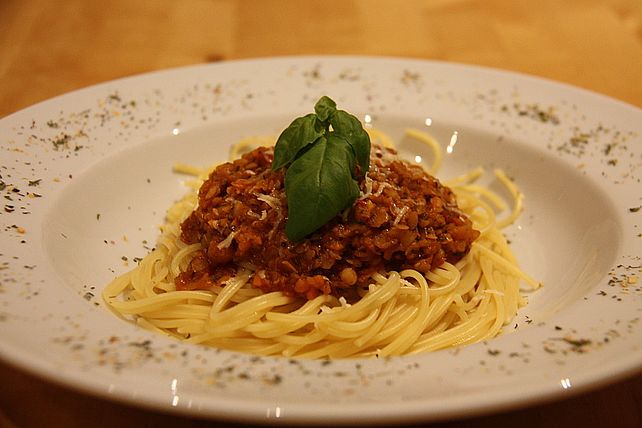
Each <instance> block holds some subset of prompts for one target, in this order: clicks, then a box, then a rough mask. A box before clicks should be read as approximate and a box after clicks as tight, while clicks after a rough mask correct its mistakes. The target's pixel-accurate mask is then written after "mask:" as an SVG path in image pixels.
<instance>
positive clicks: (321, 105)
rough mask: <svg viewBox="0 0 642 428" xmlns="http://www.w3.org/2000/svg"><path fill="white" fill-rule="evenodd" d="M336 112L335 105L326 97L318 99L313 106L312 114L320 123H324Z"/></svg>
mask: <svg viewBox="0 0 642 428" xmlns="http://www.w3.org/2000/svg"><path fill="white" fill-rule="evenodd" d="M336 110H337V103H335V102H334V101H333V100H331V99H330V98H329V97H327V96H326V95H324V96H322V97H321V98H319V101H317V103H316V104H315V105H314V112H315V113H316V114H317V117H318V118H319V120H320V121H321V122H326V121H327V120H328V118H329V117H330V116H331V115H332V114H333V113H334V112H335V111H336Z"/></svg>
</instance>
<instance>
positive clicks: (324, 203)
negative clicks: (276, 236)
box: [285, 134, 359, 242]
mask: <svg viewBox="0 0 642 428" xmlns="http://www.w3.org/2000/svg"><path fill="white" fill-rule="evenodd" d="M354 167H355V160H354V153H353V151H352V149H351V148H350V146H349V145H348V144H346V141H345V139H343V138H341V137H338V136H335V135H332V134H329V135H328V136H327V137H322V138H320V139H319V140H318V141H317V142H316V143H315V144H314V145H312V146H311V147H310V148H309V150H307V151H306V152H305V153H303V154H302V155H301V156H299V157H298V158H297V159H296V160H295V161H294V162H292V164H291V165H290V166H289V167H288V170H287V173H286V174H285V193H286V198H287V201H288V219H287V222H286V224H285V232H286V234H287V236H288V239H289V240H290V241H293V242H296V241H299V240H301V239H303V238H305V237H306V236H307V235H309V234H310V233H312V232H314V231H315V230H317V229H318V228H320V227H321V226H323V225H324V224H326V223H327V222H328V221H330V220H331V219H332V218H334V217H335V216H336V215H337V214H339V213H340V212H341V211H343V210H344V209H346V208H347V207H349V206H350V205H352V204H353V203H354V201H355V200H356V199H357V197H359V185H358V184H357V182H356V180H354V179H353V178H352V171H354Z"/></svg>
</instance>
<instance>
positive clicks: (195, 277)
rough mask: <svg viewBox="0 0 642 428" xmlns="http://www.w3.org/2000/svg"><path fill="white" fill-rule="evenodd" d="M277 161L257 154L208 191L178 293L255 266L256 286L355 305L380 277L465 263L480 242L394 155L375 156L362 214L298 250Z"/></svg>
mask: <svg viewBox="0 0 642 428" xmlns="http://www.w3.org/2000/svg"><path fill="white" fill-rule="evenodd" d="M272 159H273V149H272V148H266V147H261V148H258V149H255V150H253V151H251V152H249V153H246V154H245V155H243V156H242V157H241V158H240V159H238V160H235V161H233V162H228V163H224V164H222V165H220V166H218V167H217V168H215V169H214V171H212V173H211V174H210V176H209V178H208V179H207V180H206V181H205V182H204V183H203V185H202V186H201V188H200V190H199V195H198V206H197V208H196V209H195V210H194V211H193V212H192V213H191V214H190V215H189V216H188V217H187V218H186V219H185V221H184V222H183V223H182V224H181V239H182V240H183V241H184V242H185V243H187V244H195V243H200V244H201V246H202V249H201V250H199V251H198V252H197V254H196V256H195V257H194V258H193V259H192V260H191V262H190V264H189V266H188V267H187V269H186V270H185V271H184V272H182V273H181V274H180V275H179V276H178V277H177V278H176V288H177V289H178V290H195V289H208V288H210V287H212V286H214V285H222V284H223V282H225V281H226V280H227V279H229V278H230V277H232V276H233V275H235V273H236V271H237V269H238V268H239V267H241V266H250V267H251V269H252V271H253V276H252V278H251V280H250V281H251V284H252V286H253V287H255V288H258V289H260V290H262V291H264V292H270V291H282V292H284V293H285V294H287V295H291V296H302V297H305V298H307V299H313V298H315V297H316V296H318V295H320V294H332V295H335V296H344V297H346V298H347V299H351V298H354V297H355V296H356V295H357V294H356V290H357V287H360V286H366V285H367V284H368V282H369V278H370V276H371V275H372V274H373V273H375V272H387V271H392V270H402V269H415V270H417V271H419V272H422V273H426V272H428V271H430V270H431V269H434V268H436V267H438V266H440V265H442V264H443V263H444V262H446V261H447V262H450V263H456V262H457V261H459V260H460V259H461V258H462V257H463V256H464V255H465V254H466V253H467V252H468V251H469V249H470V246H471V243H472V242H473V241H474V240H475V239H476V238H477V237H478V236H479V232H478V231H476V230H475V229H473V226H472V222H471V221H470V220H469V219H468V218H467V217H466V216H465V215H464V214H463V213H462V212H461V211H460V210H459V209H458V207H457V204H456V200H455V196H454V194H453V192H452V191H451V190H450V189H449V188H447V187H446V186H443V185H442V184H441V183H440V182H439V181H438V180H437V179H436V178H434V177H432V176H430V175H428V174H427V173H426V172H425V171H424V170H423V169H422V168H421V167H420V166H419V165H413V164H410V163H408V162H406V161H403V160H400V159H399V158H398V157H397V156H396V153H395V152H394V150H392V149H384V148H380V147H373V150H372V152H371V161H370V170H369V171H368V173H367V174H365V176H363V177H362V179H361V180H360V182H359V186H360V191H361V195H360V197H359V198H358V199H357V200H356V201H355V203H354V204H353V206H352V207H350V208H348V209H347V210H346V211H345V212H343V213H342V214H341V215H338V216H336V217H335V218H334V219H332V220H331V221H330V222H328V223H327V224H325V225H324V226H322V227H321V228H320V229H318V230H317V231H315V232H314V233H312V234H311V235H309V236H308V237H306V238H305V239H303V240H302V241H300V242H291V241H290V240H288V238H287V236H286V234H285V227H284V226H285V222H286V220H287V215H288V210H287V201H286V198H285V189H284V172H283V169H281V170H279V171H271V170H270V166H271V163H272Z"/></svg>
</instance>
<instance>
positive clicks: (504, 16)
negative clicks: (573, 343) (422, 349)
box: [0, 0, 642, 427]
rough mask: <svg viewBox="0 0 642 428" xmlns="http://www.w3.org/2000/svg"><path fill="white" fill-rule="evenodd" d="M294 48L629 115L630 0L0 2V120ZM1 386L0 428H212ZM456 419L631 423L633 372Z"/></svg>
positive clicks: (60, 393) (641, 52)
mask: <svg viewBox="0 0 642 428" xmlns="http://www.w3.org/2000/svg"><path fill="white" fill-rule="evenodd" d="M297 54H360V55H364V54H365V55H392V56H402V57H413V58H428V59H439V60H446V61H454V62H462V63H468V64H479V65H485V66H491V67H496V68H502V69H508V70H514V71H519V72H524V73H529V74H534V75H538V76H542V77H547V78H551V79H555V80H559V81H563V82H567V83H571V84H573V85H576V86H580V87H583V88H587V89H591V90H594V91H597V92H601V93H604V94H606V95H610V96H612V97H615V98H618V99H620V100H622V101H625V102H628V103H631V104H633V105H636V106H638V107H642V2H641V1H639V0H610V1H599V0H576V1H573V2H562V1H556V0H538V1H537V2H514V1H508V0H506V1H501V0H486V1H483V0H433V1H420V0H406V1H403V2H402V1H385V0H325V1H322V2H321V1H296V0H291V1H277V0H263V1H260V0H256V1H250V0H238V1H234V0H219V1H217V0H182V1H172V0H146V1H143V0H141V1H130V0H103V1H100V2H93V1H83V0H66V1H65V0H2V1H0V117H4V116H6V115H8V114H10V113H12V112H14V111H17V110H19V109H22V108H24V107H27V106H29V105H31V104H33V103H36V102H38V101H41V100H44V99H47V98H49V97H52V96H55V95H59V94H62V93H65V92H68V91H70V90H73V89H77V88H81V87H84V86H88V85H91V84H94V83H98V82H103V81H106V80H110V79H114V78H118V77H123V76H129V75H133V74H137V73H142V72H146V71H150V70H157V69H161V68H167V67H174V66H180V65H186V64H196V63H203V62H211V61H222V60H227V59H234V58H248V57H258V56H274V55H297ZM0 346H1V345H0ZM0 380H1V383H0V426H19V427H37V426H95V427H96V426H121V427H129V426H139V425H143V426H156V425H162V426H167V425H170V426H172V425H177V426H178V425H180V426H187V427H194V426H211V424H210V423H209V422H204V421H198V420H190V419H185V418H179V417H175V416H167V415H162V414H158V413H154V412H149V411H146V410H141V409H136V408H130V407H126V406H123V405H120V404H116V403H112V402H107V401H103V400H99V399H96V398H93V397H87V396H84V395H82V394H79V393H77V392H74V391H71V390H68V389H66V388H64V387H60V386H56V385H52V384H50V383H48V382H46V381H43V380H41V379H38V378H36V377H33V376H32V375H30V374H27V373H24V372H21V371H18V370H16V369H14V368H12V367H10V366H8V365H6V364H4V363H0ZM214 425H216V424H214ZM469 425H477V426H489V427H490V426H492V427H503V426H516V425H519V426H523V427H531V426H543V425H546V426H561V425H572V426H614V425H615V426H626V427H629V426H630V427H638V426H642V375H638V376H636V377H633V378H630V379H628V380H625V381H621V382H618V383H616V384H613V385H611V386H608V387H605V388H602V389H599V390H597V391H594V392H591V393H587V394H584V395H581V396H578V397H575V398H571V399H568V400H566V401H561V402H555V403H551V404H544V405H540V406H537V407H533V408H528V409H521V410H515V411H511V412H506V413H502V414H497V415H490V416H485V417H480V418H475V419H470V420H467V421H456V422H450V423H444V424H443V426H469Z"/></svg>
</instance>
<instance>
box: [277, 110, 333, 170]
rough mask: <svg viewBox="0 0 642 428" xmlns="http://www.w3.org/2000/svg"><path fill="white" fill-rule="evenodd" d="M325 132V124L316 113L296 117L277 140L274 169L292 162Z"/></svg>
mask: <svg viewBox="0 0 642 428" xmlns="http://www.w3.org/2000/svg"><path fill="white" fill-rule="evenodd" d="M324 132H325V129H324V128H323V124H321V123H319V121H318V120H317V116H316V115H315V114H314V113H310V114H308V115H305V116H303V117H298V118H296V119H294V121H292V123H291V124H290V126H288V127H287V128H285V130H284V131H283V132H282V133H281V135H279V138H278V140H276V145H275V146H274V159H273V160H272V171H277V170H278V169H280V168H283V167H284V166H286V165H287V164H289V163H290V162H292V161H293V160H294V159H295V158H296V156H297V154H298V153H299V152H300V151H301V149H303V148H304V147H305V146H307V145H308V144H311V143H314V142H315V141H316V139H317V138H319V137H320V136H322V135H323V134H324Z"/></svg>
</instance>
